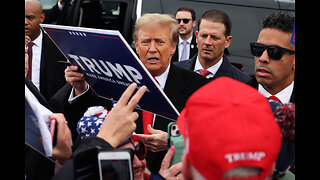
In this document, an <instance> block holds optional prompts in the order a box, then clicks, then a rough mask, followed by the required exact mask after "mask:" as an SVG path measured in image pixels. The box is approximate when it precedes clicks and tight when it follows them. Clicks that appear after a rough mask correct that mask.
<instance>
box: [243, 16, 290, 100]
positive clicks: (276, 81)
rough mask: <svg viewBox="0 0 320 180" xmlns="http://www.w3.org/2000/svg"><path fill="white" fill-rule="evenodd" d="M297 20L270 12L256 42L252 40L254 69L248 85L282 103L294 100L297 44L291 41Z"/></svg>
mask: <svg viewBox="0 0 320 180" xmlns="http://www.w3.org/2000/svg"><path fill="white" fill-rule="evenodd" d="M294 23H295V18H294V17H292V16H290V15H288V14H282V13H274V14H271V15H270V16H268V17H267V18H266V19H264V21H263V27H262V30H261V31H260V34H259V36H258V39H257V42H256V43H250V46H251V53H252V55H253V56H254V61H255V70H254V77H253V79H252V80H251V81H249V82H248V84H249V85H251V86H253V87H254V88H256V89H258V91H259V92H261V93H262V94H263V95H264V96H265V97H267V98H270V96H275V97H276V98H277V99H278V100H279V101H280V102H281V103H288V102H293V103H294V102H295V93H294V79H295V46H294V45H293V44H291V43H290V40H291V37H292V33H293V27H294ZM278 100H277V101H278Z"/></svg>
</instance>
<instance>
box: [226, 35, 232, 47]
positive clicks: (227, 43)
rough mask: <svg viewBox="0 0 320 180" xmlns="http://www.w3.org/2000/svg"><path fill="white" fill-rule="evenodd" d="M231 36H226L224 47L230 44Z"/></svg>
mask: <svg viewBox="0 0 320 180" xmlns="http://www.w3.org/2000/svg"><path fill="white" fill-rule="evenodd" d="M231 41H232V36H227V39H226V45H225V46H224V47H225V48H228V47H229V46H230V44H231Z"/></svg>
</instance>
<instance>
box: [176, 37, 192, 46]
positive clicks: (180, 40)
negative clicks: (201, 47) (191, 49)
mask: <svg viewBox="0 0 320 180" xmlns="http://www.w3.org/2000/svg"><path fill="white" fill-rule="evenodd" d="M191 40H192V36H191V37H190V38H189V39H187V42H188V44H191ZM181 43H183V39H181V37H180V36H179V44H181Z"/></svg>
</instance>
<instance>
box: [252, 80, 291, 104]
mask: <svg viewBox="0 0 320 180" xmlns="http://www.w3.org/2000/svg"><path fill="white" fill-rule="evenodd" d="M293 85H294V81H292V83H291V84H290V85H289V86H288V87H286V88H284V89H283V90H282V91H280V92H278V93H277V94H275V95H273V96H276V97H277V98H278V99H279V100H280V101H281V103H283V104H287V103H289V102H290V98H291V95H292V91H293ZM258 91H259V92H260V93H261V94H262V95H264V96H265V97H266V98H269V97H270V96H272V94H270V93H269V92H268V91H267V90H266V89H264V88H263V86H262V85H261V84H259V85H258Z"/></svg>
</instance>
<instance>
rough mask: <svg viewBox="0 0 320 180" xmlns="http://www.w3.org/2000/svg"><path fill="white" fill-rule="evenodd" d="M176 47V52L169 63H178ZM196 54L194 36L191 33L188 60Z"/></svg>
mask: <svg viewBox="0 0 320 180" xmlns="http://www.w3.org/2000/svg"><path fill="white" fill-rule="evenodd" d="M178 47H179V46H178V45H177V48H176V52H174V54H173V56H172V58H171V62H176V61H179V60H178V59H179V51H178ZM197 53H198V47H197V41H196V35H195V34H194V33H193V35H192V39H191V44H190V55H189V58H192V57H193V56H194V55H196V54H197Z"/></svg>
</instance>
